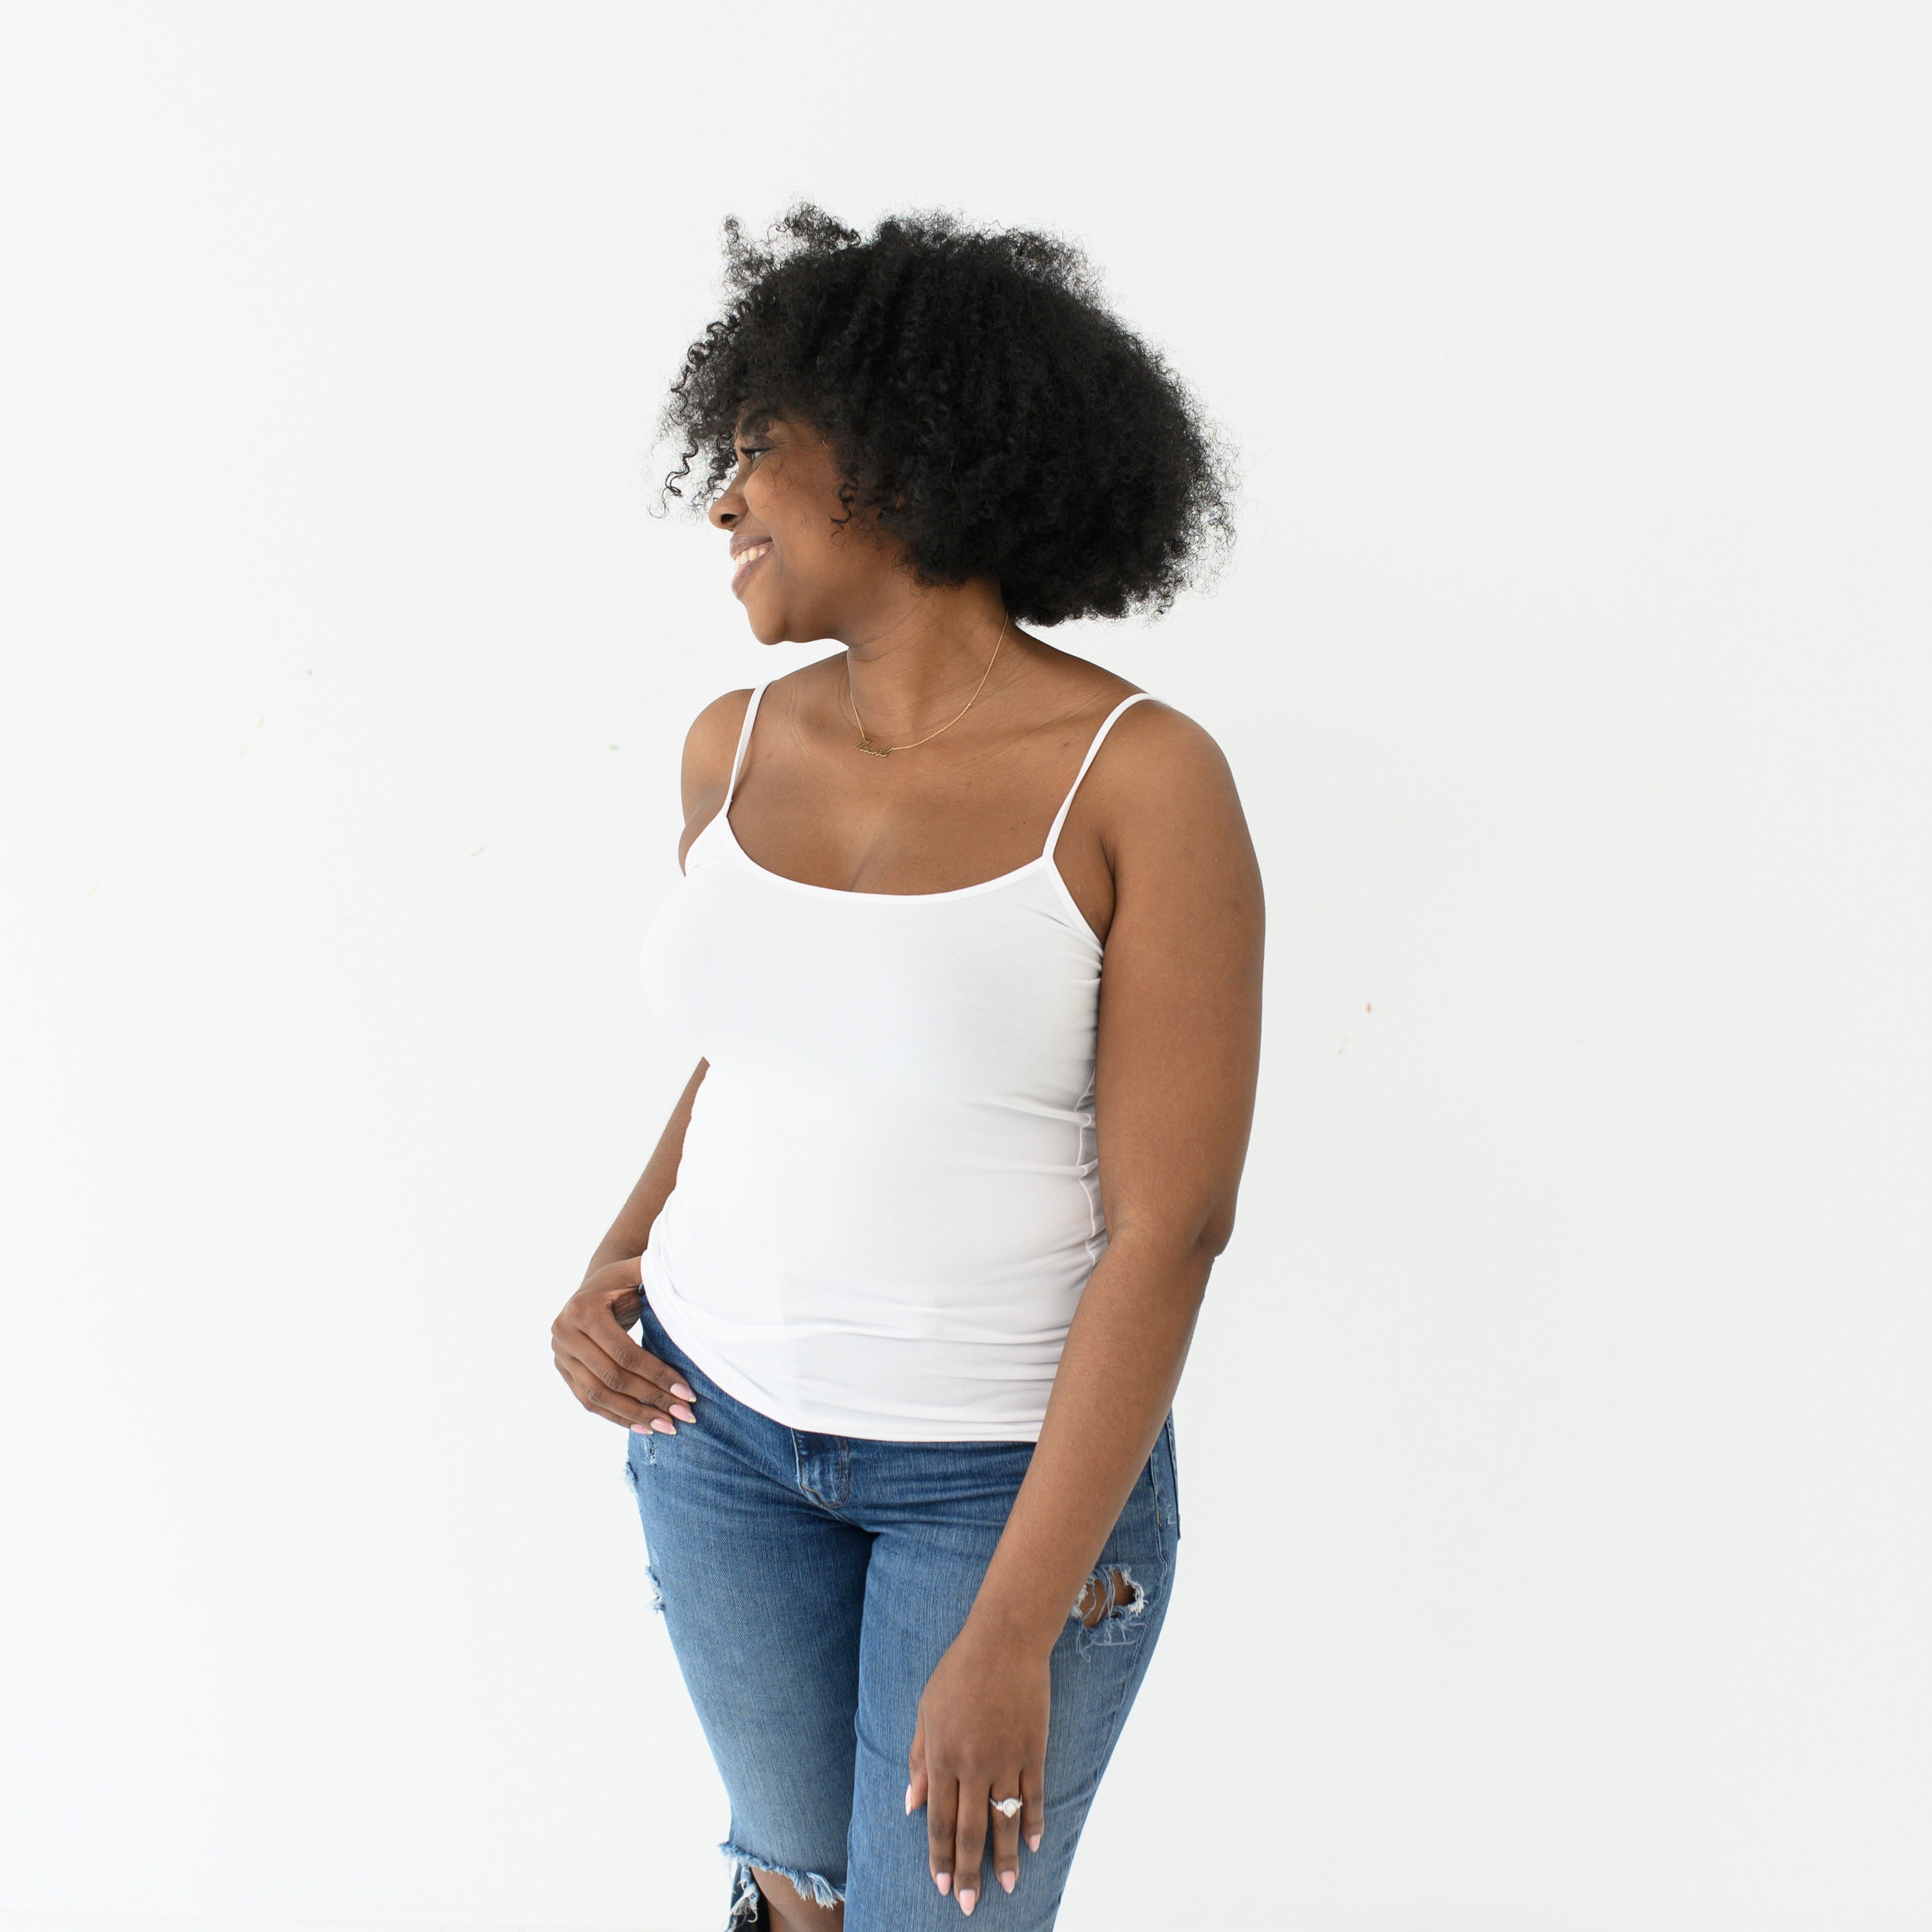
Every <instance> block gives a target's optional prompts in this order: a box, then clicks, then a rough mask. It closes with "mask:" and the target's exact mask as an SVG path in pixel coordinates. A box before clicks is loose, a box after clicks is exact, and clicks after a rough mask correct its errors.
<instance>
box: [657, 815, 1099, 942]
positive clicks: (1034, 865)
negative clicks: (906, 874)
mask: <svg viewBox="0 0 1932 1932" xmlns="http://www.w3.org/2000/svg"><path fill="white" fill-rule="evenodd" d="M720 821H722V823H723V824H724V833H725V836H726V837H727V838H729V839H730V841H731V844H732V845H733V847H734V848H735V850H736V852H737V854H738V856H739V858H741V859H743V860H744V862H745V864H746V865H748V866H750V867H751V870H752V871H754V872H758V873H761V874H763V876H764V877H766V878H768V879H775V880H777V881H778V883H779V884H780V885H781V886H791V887H792V888H793V890H794V891H796V892H823V893H825V894H826V895H829V897H831V898H835V899H909V900H911V901H914V902H915V903H918V902H920V901H925V902H927V903H930V902H931V901H933V900H935V899H963V898H971V896H972V895H973V894H974V893H975V892H990V891H992V889H993V888H994V887H995V886H1004V885H1006V884H1008V883H1010V882H1011V881H1012V880H1015V879H1023V878H1025V877H1026V875H1027V874H1028V873H1029V872H1037V871H1039V870H1040V868H1041V867H1042V866H1043V865H1052V864H1053V854H1052V853H1051V852H1043V853H1041V854H1040V856H1039V857H1038V858H1037V859H1028V862H1026V863H1025V865H1016V866H1015V867H1014V868H1013V870H1012V871H1010V872H1002V873H1001V874H1000V875H999V876H998V877H997V878H992V879H982V880H980V881H979V883H977V885H971V886H950V887H948V889H947V890H946V891H944V892H859V891H858V890H856V889H855V888H853V887H852V886H815V885H814V884H813V883H811V880H809V879H794V878H791V877H788V876H787V874H784V873H783V872H775V871H772V868H770V867H769V865H760V864H759V863H758V862H757V859H754V858H753V857H752V856H751V853H748V852H747V851H746V850H745V848H744V847H743V846H742V845H741V844H739V842H738V828H737V827H736V826H735V825H733V823H731V807H730V801H729V800H728V799H727V801H726V802H725V805H724V810H723V811H720V812H719V813H718V816H717V818H715V819H714V820H712V823H713V824H715V823H718V822H720ZM704 829H705V831H706V832H708V831H709V830H710V829H711V826H709V825H707V826H706V827H705V828H704ZM703 835H704V834H703V832H700V833H699V834H698V836H699V837H700V838H702V837H703ZM690 859H691V854H690V853H688V852H686V853H685V863H686V864H687V865H688V863H689V862H690ZM1053 871H1054V875H1055V877H1056V878H1058V877H1059V873H1060V868H1059V867H1058V865H1054V866H1053ZM1060 889H1061V892H1062V893H1063V894H1066V895H1067V898H1068V899H1069V901H1071V898H1072V895H1071V894H1070V893H1067V881H1066V880H1064V879H1061V880H1060ZM1080 923H1081V925H1082V926H1083V927H1085V929H1086V932H1087V936H1088V938H1090V939H1091V940H1092V941H1094V944H1096V945H1098V944H1100V939H1099V937H1098V935H1097V934H1096V933H1095V932H1094V929H1093V928H1092V927H1091V926H1088V924H1087V920H1086V916H1085V914H1084V913H1083V914H1082V916H1081V920H1080Z"/></svg>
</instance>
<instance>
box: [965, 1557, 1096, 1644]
mask: <svg viewBox="0 0 1932 1932" xmlns="http://www.w3.org/2000/svg"><path fill="white" fill-rule="evenodd" d="M1072 1602H1073V1595H1072V1593H1071V1592H1068V1593H1067V1595H1065V1596H1064V1598H1063V1597H1062V1596H1061V1595H1059V1594H1058V1592H1055V1594H1053V1595H1051V1596H1048V1595H1043V1593H1042V1592H1041V1591H1040V1589H1038V1587H1037V1586H1036V1587H1035V1588H1034V1589H1030V1590H1027V1591H1024V1592H1008V1591H1006V1590H1004V1589H1001V1587H1000V1586H998V1584H997V1583H995V1580H994V1579H993V1578H992V1577H991V1576H989V1577H988V1578H987V1580H986V1583H984V1584H983V1585H982V1586H980V1594H979V1595H978V1596H977V1598H974V1602H973V1607H972V1609H971V1610H970V1611H969V1612H968V1613H967V1618H966V1625H965V1629H964V1630H962V1631H961V1632H960V1635H961V1636H962V1637H966V1638H970V1639H971V1640H973V1641H974V1643H981V1644H984V1645H985V1646H986V1647H987V1648H988V1649H993V1650H998V1651H1002V1652H1007V1653H1012V1652H1019V1653H1021V1654H1022V1655H1028V1656H1036V1657H1044V1656H1046V1655H1047V1654H1048V1652H1050V1651H1051V1650H1052V1649H1053V1646H1055V1644H1056V1643H1058V1642H1059V1641H1060V1633H1061V1630H1062V1629H1063V1628H1064V1627H1065V1625H1066V1622H1067V1608H1068V1606H1069V1605H1070V1604H1071V1603H1072Z"/></svg>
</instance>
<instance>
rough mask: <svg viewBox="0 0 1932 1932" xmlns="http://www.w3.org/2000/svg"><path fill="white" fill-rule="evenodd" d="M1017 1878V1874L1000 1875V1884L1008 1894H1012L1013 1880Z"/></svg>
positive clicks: (1003, 1873)
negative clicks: (1010, 1892)
mask: <svg viewBox="0 0 1932 1932" xmlns="http://www.w3.org/2000/svg"><path fill="white" fill-rule="evenodd" d="M1015 1876H1016V1873H1013V1872H1002V1873H1001V1874H1000V1884H1001V1887H1002V1888H1003V1889H1004V1890H1006V1891H1012V1890H1013V1879H1014V1878H1015Z"/></svg>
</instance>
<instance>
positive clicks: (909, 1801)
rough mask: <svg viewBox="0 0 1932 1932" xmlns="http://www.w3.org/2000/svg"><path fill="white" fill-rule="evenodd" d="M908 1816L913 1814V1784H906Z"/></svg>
mask: <svg viewBox="0 0 1932 1932" xmlns="http://www.w3.org/2000/svg"><path fill="white" fill-rule="evenodd" d="M906 1816H907V1817H908V1818H910V1817H911V1816H912V1787H911V1786H910V1785H909V1784H908V1785H907V1787H906Z"/></svg>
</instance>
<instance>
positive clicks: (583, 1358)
mask: <svg viewBox="0 0 1932 1932" xmlns="http://www.w3.org/2000/svg"><path fill="white" fill-rule="evenodd" d="M611 1333H612V1334H613V1336H615V1335H616V1334H617V1333H618V1331H617V1330H616V1328H615V1326H614V1325H613V1327H612V1329H611ZM620 1339H621V1338H620ZM624 1346H625V1349H627V1350H628V1356H627V1357H625V1358H622V1359H620V1358H619V1357H618V1356H616V1355H613V1354H612V1353H611V1352H610V1350H609V1349H607V1348H604V1347H603V1346H601V1344H600V1343H599V1341H598V1337H596V1336H595V1335H593V1334H589V1332H587V1331H585V1330H583V1329H581V1328H563V1329H562V1330H561V1331H559V1333H557V1334H556V1335H555V1336H553V1338H552V1349H553V1352H554V1353H555V1354H556V1355H557V1356H558V1357H559V1358H561V1359H562V1360H564V1361H568V1362H569V1363H570V1364H571V1367H572V1368H573V1369H574V1370H575V1371H576V1373H575V1375H574V1376H573V1378H572V1379H574V1380H577V1381H583V1380H584V1379H586V1378H587V1379H589V1381H590V1382H595V1383H596V1384H597V1385H599V1386H600V1387H601V1388H603V1389H604V1391H606V1393H607V1394H608V1395H610V1396H613V1397H622V1398H623V1399H624V1400H626V1401H629V1402H631V1403H637V1404H640V1405H641V1406H645V1407H648V1408H651V1409H662V1410H664V1412H667V1414H669V1415H673V1416H676V1418H677V1419H678V1420H679V1421H680V1422H695V1421H697V1415H696V1413H695V1412H694V1411H693V1410H692V1409H691V1404H692V1403H694V1402H695V1401H696V1400H697V1397H696V1396H695V1395H694V1394H692V1393H691V1390H690V1388H688V1386H687V1385H685V1382H683V1381H682V1379H681V1378H680V1377H679V1375H678V1373H677V1371H676V1370H675V1369H673V1367H671V1366H670V1364H669V1363H668V1362H661V1361H658V1358H656V1356H655V1355H646V1354H645V1352H643V1349H640V1348H639V1347H637V1345H636V1344H635V1343H633V1342H630V1341H628V1340H625V1343H624ZM680 1409H682V1414H679V1411H680Z"/></svg>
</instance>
